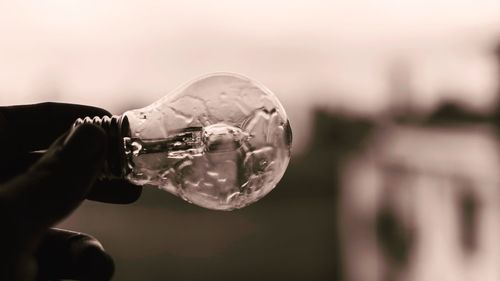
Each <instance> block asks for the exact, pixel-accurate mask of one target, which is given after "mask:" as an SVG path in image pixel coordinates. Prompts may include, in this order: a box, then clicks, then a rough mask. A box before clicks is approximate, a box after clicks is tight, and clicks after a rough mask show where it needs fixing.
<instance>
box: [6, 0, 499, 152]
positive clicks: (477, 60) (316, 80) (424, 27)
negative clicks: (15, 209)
mask: <svg viewBox="0 0 500 281" xmlns="http://www.w3.org/2000/svg"><path fill="white" fill-rule="evenodd" d="M499 15H500V1H498V0H496V1H457V0H455V1H452V0H444V1H436V0H419V1H402V0H399V1H397V0H379V1H356V0H341V1H326V0H325V1H320V0H300V1H292V0H275V1H272V0H267V1H263V0H253V1H234V0H233V1H230V0H225V1H130V0H129V1H123V0H122V1H76V0H52V1H35V0H33V1H15V2H14V1H6V0H0V103H1V104H13V103H28V102H37V101H44V100H57V101H66V102H77V103H87V104H93V105H97V106H101V107H105V108H108V109H110V110H111V111H115V112H116V113H121V112H118V111H120V110H122V109H124V108H125V107H126V106H130V104H131V103H134V104H138V105H146V104H148V103H150V102H152V101H154V100H155V99H158V98H159V97H161V96H162V95H164V94H166V93H167V92H168V91H169V90H171V89H173V88H175V87H176V86H177V85H178V84H180V83H183V82H185V81H186V80H190V79H192V78H194V77H196V76H199V75H201V74H204V73H207V72H214V71H231V72H239V73H242V74H246V75H248V76H250V77H253V78H256V79H257V80H260V81H261V82H262V83H264V84H265V85H267V86H268V87H269V88H270V89H271V90H273V91H274V92H275V93H276V94H277V95H278V97H279V98H280V99H281V100H282V102H283V104H284V106H285V108H286V109H287V111H288V112H289V115H290V116H291V119H292V126H293V125H294V124H296V126H295V127H297V128H298V129H296V130H295V132H294V133H295V136H296V140H297V141H298V142H299V146H300V143H303V142H304V140H305V136H306V135H307V130H304V129H302V128H304V127H307V126H306V125H307V120H308V114H307V112H308V110H309V108H311V106H314V105H322V106H327V107H330V108H332V109H336V108H347V109H351V110H355V111H358V112H376V111H377V110H380V109H382V108H384V107H385V106H387V104H388V102H389V101H390V99H389V98H388V92H387V89H388V77H387V76H388V71H389V69H390V65H391V64H392V63H393V62H395V61H406V64H407V65H409V66H410V74H411V77H412V84H413V88H414V91H415V93H414V97H413V99H414V100H415V102H416V103H417V105H419V106H422V107H426V108H429V107H431V106H434V105H435V104H436V102H437V101H438V100H439V99H441V98H443V97H446V95H450V96H452V97H453V98H456V99H459V100H461V101H464V102H466V103H467V104H469V105H471V106H473V107H476V108H485V107H487V106H488V105H489V104H491V101H492V100H493V97H494V92H495V87H496V79H495V72H494V70H495V65H494V64H493V63H492V61H491V60H490V56H489V54H488V53H487V52H486V49H487V48H488V47H489V46H491V45H492V44H493V43H494V42H496V41H497V40H500V32H499V31H500V17H499ZM445 92H446V93H453V94H444V93H445Z"/></svg>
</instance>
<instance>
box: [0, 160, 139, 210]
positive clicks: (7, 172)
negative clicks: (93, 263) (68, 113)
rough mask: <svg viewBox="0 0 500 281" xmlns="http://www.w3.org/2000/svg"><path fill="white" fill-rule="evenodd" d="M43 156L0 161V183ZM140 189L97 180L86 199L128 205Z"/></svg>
mask: <svg viewBox="0 0 500 281" xmlns="http://www.w3.org/2000/svg"><path fill="white" fill-rule="evenodd" d="M41 156H43V154H42V153H21V154H19V155H17V156H16V157H15V159H12V160H11V161H0V171H2V173H0V182H5V181H7V180H8V179H11V178H13V177H15V176H17V175H19V174H21V173H23V172H26V170H27V169H28V168H29V167H30V166H31V165H33V164H34V163H35V162H36V161H38V160H39V159H40V157H41ZM141 193H142V187H140V186H137V185H133V184H131V183H129V182H128V181H126V180H107V179H101V180H97V181H96V182H95V183H94V185H93V186H92V188H91V189H90V191H89V193H88V194H87V196H86V199H89V200H93V201H99V202H104V203H113V204H129V203H132V202H135V201H137V199H139V197H140V196H141Z"/></svg>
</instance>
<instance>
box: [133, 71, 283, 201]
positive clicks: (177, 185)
mask: <svg viewBox="0 0 500 281" xmlns="http://www.w3.org/2000/svg"><path fill="white" fill-rule="evenodd" d="M124 115H125V116H126V117H127V118H128V122H129V124H130V136H129V137H125V138H124V147H125V154H126V165H128V169H129V173H128V174H127V175H126V177H127V179H128V180H129V181H131V182H133V183H136V184H140V185H145V184H147V185H154V186H157V187H159V188H161V189H164V190H166V191H168V192H170V193H173V194H175V195H178V196H180V197H181V198H183V199H185V200H187V201H189V202H191V203H194V204H196V205H199V206H202V207H205V208H209V209H218V210H232V209H237V208H242V207H244V206H246V205H248V204H251V203H253V202H255V201H257V200H259V199H260V198H262V197H263V196H265V195H266V194H267V193H269V192H270V191H271V190H272V189H273V188H274V187H275V186H276V184H277V183H278V182H279V181H280V179H281V177H282V176H283V174H284V173H285V170H286V168H287V166H288V162H289V160H290V149H291V142H292V132H291V128H290V123H289V121H288V118H287V115H286V113H285V110H284V109H283V107H282V105H281V104H280V102H279V101H278V99H277V98H276V96H275V95H274V94H273V93H272V92H271V91H270V90H268V89H267V88H265V87H264V86H263V85H261V84H260V83H258V82H256V81H254V80H251V79H249V78H247V77H245V76H242V75H238V74H231V73H215V74H210V75H206V76H203V77H200V78H198V79H196V80H194V81H192V82H190V83H188V84H185V85H183V86H181V87H180V88H177V89H176V90H174V91H172V92H171V93H169V94H168V95H166V96H165V97H163V98H162V99H160V100H159V101H157V102H155V103H153V104H151V105H149V106H147V107H144V108H141V109H136V110H131V111H128V112H125V113H124Z"/></svg>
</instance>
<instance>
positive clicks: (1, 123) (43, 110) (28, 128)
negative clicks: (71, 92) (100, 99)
mask: <svg viewBox="0 0 500 281" xmlns="http://www.w3.org/2000/svg"><path fill="white" fill-rule="evenodd" d="M105 115H107V116H110V115H111V114H110V113H109V112H108V111H107V110H105V109H102V108H98V107H93V106H86V105H79V104H68V103H53V102H46V103H39V104H31V105H16V106H4V107H0V145H1V147H9V148H10V149H11V152H12V151H14V152H19V151H22V152H28V151H35V150H41V149H46V148H48V147H49V146H50V144H51V143H52V142H53V141H54V140H55V139H57V138H58V137H59V136H60V135H62V134H63V133H64V132H66V131H67V130H68V129H69V128H70V127H71V125H72V124H73V122H75V120H76V119H77V118H83V117H86V116H92V117H93V116H105Z"/></svg>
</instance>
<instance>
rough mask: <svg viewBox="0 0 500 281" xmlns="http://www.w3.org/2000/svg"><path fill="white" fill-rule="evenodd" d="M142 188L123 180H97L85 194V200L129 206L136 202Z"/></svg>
mask: <svg viewBox="0 0 500 281" xmlns="http://www.w3.org/2000/svg"><path fill="white" fill-rule="evenodd" d="M141 193H142V187H140V186H137V185H133V184H131V183H129V182H127V181H125V180H99V181H97V182H96V183H95V184H94V185H93V186H92V188H91V190H90V192H89V193H88V194H87V199H89V200H93V201H99V202H105V203H113V204H129V203H133V202H135V201H137V199H139V197H140V196H141Z"/></svg>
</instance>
